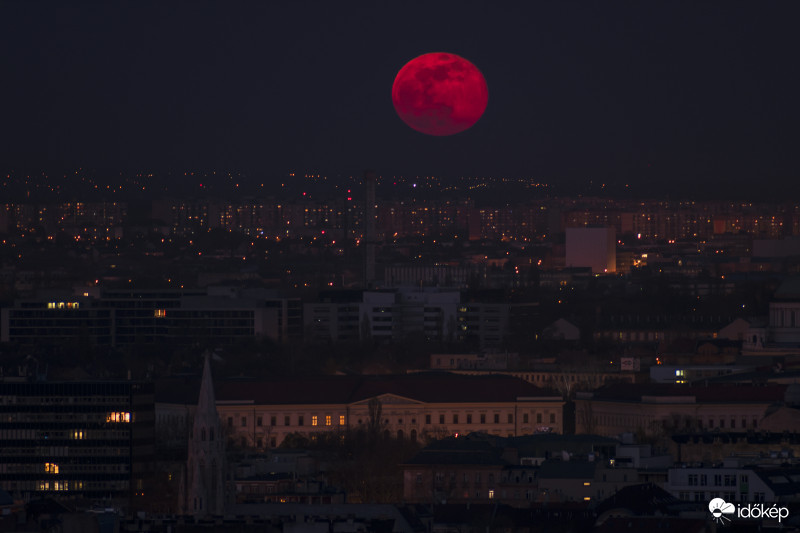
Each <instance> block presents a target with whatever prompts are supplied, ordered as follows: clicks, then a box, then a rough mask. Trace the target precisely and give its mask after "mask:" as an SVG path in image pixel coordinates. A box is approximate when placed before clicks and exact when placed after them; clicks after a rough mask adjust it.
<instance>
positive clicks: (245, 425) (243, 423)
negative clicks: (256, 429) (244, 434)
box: [242, 416, 247, 428]
mask: <svg viewBox="0 0 800 533" xmlns="http://www.w3.org/2000/svg"><path fill="white" fill-rule="evenodd" d="M242 427H243V428H246V427H247V417H246V416H243V417H242Z"/></svg>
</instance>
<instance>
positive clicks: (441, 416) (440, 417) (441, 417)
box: [439, 415, 444, 424]
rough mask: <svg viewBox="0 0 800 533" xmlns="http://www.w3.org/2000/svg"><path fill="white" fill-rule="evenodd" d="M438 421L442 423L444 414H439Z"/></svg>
mask: <svg viewBox="0 0 800 533" xmlns="http://www.w3.org/2000/svg"><path fill="white" fill-rule="evenodd" d="M439 423H440V424H444V415H439Z"/></svg>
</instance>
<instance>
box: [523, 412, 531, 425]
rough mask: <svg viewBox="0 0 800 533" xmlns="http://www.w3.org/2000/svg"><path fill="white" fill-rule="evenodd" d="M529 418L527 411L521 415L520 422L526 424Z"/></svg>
mask: <svg viewBox="0 0 800 533" xmlns="http://www.w3.org/2000/svg"><path fill="white" fill-rule="evenodd" d="M529 418H530V415H529V414H528V413H525V414H523V415H522V423H523V424H527V423H528V419H529Z"/></svg>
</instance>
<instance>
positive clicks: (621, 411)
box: [575, 383, 786, 436]
mask: <svg viewBox="0 0 800 533" xmlns="http://www.w3.org/2000/svg"><path fill="white" fill-rule="evenodd" d="M785 392H786V386H785V385H764V386H754V385H749V384H748V385H709V386H702V387H700V386H689V385H668V384H652V383H650V384H615V385H608V386H606V387H603V388H600V389H598V390H595V391H592V392H578V393H577V395H576V399H575V418H576V433H590V434H595V435H603V436H617V435H620V434H622V433H626V432H641V433H644V434H648V435H659V434H662V433H663V432H664V431H676V430H682V431H687V430H701V431H714V430H720V431H729V430H733V431H744V432H747V431H748V430H758V429H759V427H760V424H761V421H762V420H763V419H764V418H765V416H767V410H768V409H769V408H770V406H772V405H774V404H776V403H780V402H782V401H784V397H785Z"/></svg>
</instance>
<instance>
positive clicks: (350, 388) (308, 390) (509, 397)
mask: <svg viewBox="0 0 800 533" xmlns="http://www.w3.org/2000/svg"><path fill="white" fill-rule="evenodd" d="M383 394H394V395H397V396H402V397H405V398H409V399H412V400H417V401H420V402H426V403H439V402H463V403H469V402H482V403H492V402H513V401H516V400H517V399H518V398H520V397H553V398H557V399H560V397H559V395H558V394H555V393H551V392H548V391H546V390H544V389H541V388H539V387H536V386H535V385H532V384H530V383H528V382H526V381H524V380H521V379H518V378H515V377H512V376H503V375H490V376H469V375H459V374H448V373H422V374H400V375H386V376H321V377H307V378H283V379H272V380H259V381H223V382H220V383H219V384H218V386H217V401H218V402H233V401H241V402H252V403H255V404H261V405H280V404H316V403H342V404H344V403H353V402H358V401H361V400H367V399H369V398H372V397H375V396H380V395H383Z"/></svg>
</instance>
